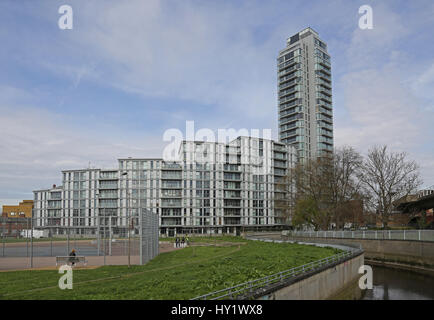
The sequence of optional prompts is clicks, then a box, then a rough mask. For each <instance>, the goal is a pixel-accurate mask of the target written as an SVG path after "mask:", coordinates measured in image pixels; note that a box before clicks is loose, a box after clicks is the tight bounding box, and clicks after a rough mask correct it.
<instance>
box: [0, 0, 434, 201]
mask: <svg viewBox="0 0 434 320" xmlns="http://www.w3.org/2000/svg"><path fill="white" fill-rule="evenodd" d="M63 4H69V5H71V6H72V8H73V12H74V29H73V30H60V29H59V28H58V25H57V22H58V19H59V17H60V14H59V13H58V8H59V7H60V6H61V5H63ZM364 4H368V5H371V7H372V8H373V14H374V28H373V29H372V30H360V29H359V28H358V20H359V17H360V15H359V13H358V10H359V7H360V6H361V5H364ZM308 26H310V27H312V28H313V29H315V30H316V31H317V32H318V33H319V34H320V37H321V38H322V39H323V40H324V41H326V42H327V43H328V49H329V53H330V54H331V56H332V68H333V69H332V71H333V93H334V95H333V99H334V117H335V122H334V127H335V144H336V146H340V145H344V144H347V145H352V146H354V147H355V148H356V149H357V150H359V151H360V152H362V153H366V151H367V150H368V149H369V147H372V146H373V145H375V144H388V145H389V146H390V148H391V149H392V150H394V151H406V152H408V153H409V156H410V158H412V159H415V160H417V161H418V162H419V164H420V165H421V173H422V178H423V180H424V186H425V187H428V186H431V185H434V142H433V137H434V126H433V122H434V90H433V86H434V42H433V37H432V30H434V2H433V1H432V0H426V1H425V0H415V1H396V0H382V1H372V0H363V1H348V0H330V1H325V0H318V1H313V0H310V1H306V0H303V1H288V0H286V1H253V0H246V1H203V0H202V1H193V0H183V1H175V0H172V1H156V0H146V1H138V0H132V1H122V2H121V1H69V2H65V1H56V0H52V1H30V0H28V1H25V0H23V1H8V0H3V1H1V2H0V41H1V45H0V151H1V154H2V156H1V157H0V205H1V204H5V203H14V202H15V201H17V200H21V199H24V198H31V197H32V190H34V189H38V188H45V187H48V186H50V185H51V184H53V183H56V184H59V183H60V178H61V176H60V170H62V169H75V168H81V167H88V165H89V162H90V163H91V166H96V167H114V166H116V159H117V158H118V157H128V156H132V157H135V156H137V157H161V153H162V150H163V148H164V146H165V145H166V144H167V143H164V142H163V141H162V137H163V133H164V131H165V130H167V129H170V128H178V129H180V130H181V131H184V130H185V121H186V120H194V121H195V127H196V129H199V128H210V129H212V130H217V129H219V128H234V129H236V130H239V129H241V128H247V129H249V130H251V129H269V128H271V129H272V133H273V137H274V138H277V94H276V91H277V88H276V87H277V85H276V56H277V53H278V51H279V50H280V49H282V48H283V47H284V46H285V41H286V39H287V38H288V37H290V36H291V35H293V34H295V33H297V32H298V31H300V30H302V29H304V28H305V27H308Z"/></svg>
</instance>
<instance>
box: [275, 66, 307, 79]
mask: <svg viewBox="0 0 434 320" xmlns="http://www.w3.org/2000/svg"><path fill="white" fill-rule="evenodd" d="M300 68H301V63H297V64H296V65H293V66H292V67H289V68H286V69H284V70H282V71H279V72H278V73H277V74H278V76H279V77H281V76H285V75H287V74H289V73H291V72H293V71H295V70H298V69H300Z"/></svg>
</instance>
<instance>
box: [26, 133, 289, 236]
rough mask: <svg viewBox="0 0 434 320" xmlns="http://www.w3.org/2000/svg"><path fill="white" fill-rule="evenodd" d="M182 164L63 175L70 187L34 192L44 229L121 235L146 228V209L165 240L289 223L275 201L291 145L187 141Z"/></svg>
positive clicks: (126, 162)
mask: <svg viewBox="0 0 434 320" xmlns="http://www.w3.org/2000/svg"><path fill="white" fill-rule="evenodd" d="M179 159H180V160H179V161H176V162H165V161H164V160H163V159H158V158H143V159H139V158H134V159H133V158H124V159H118V168H117V169H112V170H103V169H81V170H64V171H62V175H63V186H62V187H56V186H53V188H51V189H47V190H36V191H34V202H35V209H34V210H35V211H34V212H35V217H36V218H37V221H38V222H37V225H36V226H37V227H40V228H43V227H49V228H51V229H52V231H53V232H54V233H56V234H63V233H64V232H65V230H66V228H67V227H72V228H70V231H71V230H72V232H73V233H77V234H89V235H91V234H95V233H96V232H97V230H98V228H99V227H100V226H102V225H104V226H110V229H111V230H112V231H113V233H114V234H122V233H124V232H125V230H126V228H127V227H128V226H129V227H130V228H132V229H134V226H137V225H138V224H139V221H138V220H139V219H138V216H139V212H140V210H151V211H152V212H155V213H157V214H158V215H159V225H160V234H161V235H168V236H173V235H175V234H185V233H188V234H192V233H200V234H209V233H211V234H221V233H231V234H236V233H239V232H241V231H243V229H244V230H254V229H257V228H279V227H281V226H283V225H284V224H285V223H286V217H285V215H284V212H283V210H282V209H280V208H279V207H277V206H275V203H276V199H280V200H282V199H286V195H287V194H286V192H287V190H286V189H284V188H283V189H282V188H278V187H277V186H278V185H282V184H283V183H284V177H285V175H286V173H287V170H288V169H289V168H290V167H291V166H293V165H294V163H295V161H296V150H295V148H293V147H291V146H287V145H285V144H283V143H279V142H275V141H272V140H267V139H260V138H253V137H238V138H237V139H235V140H233V141H230V142H229V143H218V142H201V141H183V142H182V143H181V145H180V149H179Z"/></svg>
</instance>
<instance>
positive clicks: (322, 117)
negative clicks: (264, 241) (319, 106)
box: [316, 113, 333, 123]
mask: <svg viewBox="0 0 434 320" xmlns="http://www.w3.org/2000/svg"><path fill="white" fill-rule="evenodd" d="M316 119H317V120H322V121H325V122H328V123H333V118H332V117H327V116H325V115H323V114H321V113H317V114H316Z"/></svg>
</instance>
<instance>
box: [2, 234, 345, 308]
mask: <svg viewBox="0 0 434 320" xmlns="http://www.w3.org/2000/svg"><path fill="white" fill-rule="evenodd" d="M206 242H207V241H206V239H200V238H197V239H195V240H194V243H206ZM219 242H224V243H226V244H227V243H228V242H233V243H234V244H233V245H230V246H228V245H225V246H218V243H219ZM337 252H339V250H336V249H333V248H319V247H315V246H307V245H300V244H290V243H282V244H278V243H266V242H259V241H246V240H243V239H242V238H236V237H231V238H225V237H222V238H219V239H212V240H211V239H210V241H209V246H191V247H188V248H185V249H181V250H177V251H172V252H167V253H162V254H160V255H159V256H158V257H156V258H155V259H153V260H152V261H150V262H149V263H148V264H146V265H145V266H131V267H130V268H128V267H127V266H106V267H100V268H97V269H81V270H74V274H73V289H72V290H68V289H66V290H60V289H59V288H58V281H59V278H60V277H61V276H62V275H61V274H59V273H58V272H57V270H54V271H53V270H38V271H36V270H35V271H14V272H2V273H0V299H68V300H69V299H190V298H193V297H196V296H198V295H202V294H206V293H208V292H211V291H215V290H219V289H223V288H225V287H229V286H233V285H236V284H238V283H241V282H245V281H248V280H253V279H257V278H260V277H263V276H266V275H269V274H273V273H276V272H279V271H283V270H286V269H289V268H292V267H295V266H299V265H302V264H305V263H308V262H311V261H314V260H317V259H321V258H325V257H328V256H331V255H334V254H336V253H337Z"/></svg>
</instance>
